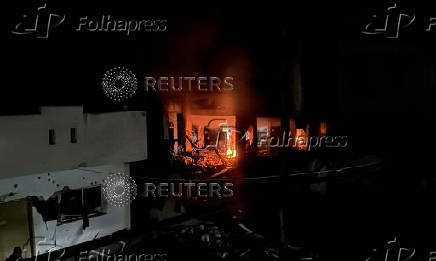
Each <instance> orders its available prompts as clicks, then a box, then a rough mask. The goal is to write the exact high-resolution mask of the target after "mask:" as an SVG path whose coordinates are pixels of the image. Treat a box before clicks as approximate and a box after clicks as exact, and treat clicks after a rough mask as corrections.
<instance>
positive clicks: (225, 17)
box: [0, 1, 435, 118]
mask: <svg viewBox="0 0 436 261" xmlns="http://www.w3.org/2000/svg"><path fill="white" fill-rule="evenodd" d="M31 3H32V4H31ZM35 3H37V2H36V1H35V2H29V1H8V3H7V5H6V6H7V8H4V9H5V10H4V11H6V13H7V14H6V15H5V16H2V17H3V18H2V19H4V22H2V23H3V24H4V25H6V28H5V29H4V31H3V32H2V34H3V37H2V39H3V47H2V51H3V54H2V62H3V66H2V67H3V69H2V74H3V77H2V78H3V85H2V96H1V107H0V108H1V113H2V114H16V113H22V112H26V111H28V112H34V111H35V109H36V108H37V106H40V105H66V104H85V106H86V107H87V108H99V110H118V109H119V106H118V105H113V104H112V103H111V102H110V101H108V100H107V99H106V98H105V97H104V95H103V94H102V92H101V85H100V80H101V79H100V77H101V76H102V74H103V73H104V71H105V70H107V69H108V68H111V67H113V66H118V65H124V66H126V67H129V68H131V69H132V70H133V71H135V72H139V74H141V73H143V74H146V73H147V72H148V71H150V70H153V68H155V67H158V66H162V65H165V64H166V63H168V62H171V63H174V61H173V60H174V59H177V57H173V56H172V55H171V54H170V53H171V52H170V51H169V50H170V49H172V48H174V46H178V48H179V50H183V45H184V44H194V45H195V44H196V43H195V42H187V43H185V42H183V41H182V42H180V41H175V39H183V38H180V35H183V34H184V33H185V32H191V31H195V30H198V29H199V28H202V26H203V28H206V30H207V28H208V26H211V28H212V27H213V28H215V29H216V28H217V31H216V35H214V37H215V41H214V42H213V46H211V47H210V49H209V53H205V54H204V57H200V58H201V59H202V60H207V59H208V58H207V57H209V56H210V57H214V56H216V55H218V54H219V53H220V50H221V49H224V48H226V47H228V46H238V47H240V48H242V49H243V50H245V51H246V52H247V53H248V54H249V56H250V59H251V61H252V62H253V64H254V67H255V70H254V72H255V75H254V76H253V77H254V79H255V84H254V86H253V87H252V88H253V89H255V91H256V92H259V93H261V94H262V97H264V101H263V107H265V114H274V113H275V112H276V111H277V110H279V108H278V107H277V106H278V105H277V103H276V102H275V98H274V97H275V96H274V92H276V91H277V90H278V89H277V88H281V87H280V86H281V85H282V84H281V82H280V79H281V78H282V77H283V76H282V75H280V65H281V64H282V63H284V62H286V58H287V57H292V56H293V55H295V54H299V55H300V56H301V57H302V74H303V76H302V77H303V89H304V95H305V96H304V101H305V107H304V108H305V109H304V113H307V114H308V115H310V116H313V115H316V116H317V117H320V118H323V117H324V118H326V117H329V115H330V114H332V113H337V112H338V111H339V112H341V113H343V114H344V115H345V116H344V117H346V116H347V112H350V111H353V112H356V113H375V112H380V111H385V112H391V111H415V109H418V110H421V111H425V110H427V109H428V108H430V107H429V104H427V105H425V106H419V104H416V101H414V102H412V103H409V104H410V105H409V106H408V107H406V106H402V104H406V103H407V99H408V98H409V94H408V91H407V88H408V87H407V86H403V87H401V88H398V86H399V85H404V84H405V82H407V81H413V77H420V76H419V75H417V76H414V75H413V72H412V73H409V74H407V75H406V76H404V75H405V73H406V72H407V71H408V70H410V68H409V64H410V63H415V64H416V63H417V64H418V65H417V66H418V68H420V66H421V67H425V68H428V67H429V66H430V68H434V59H433V60H432V57H434V53H435V52H434V47H433V46H434V45H432V44H433V43H434V38H435V37H434V34H435V33H434V32H432V34H431V35H430V33H428V34H425V33H424V32H423V31H424V30H423V27H424V28H425V26H424V25H423V23H424V22H425V19H426V18H427V17H428V16H429V15H430V16H431V15H432V14H431V12H430V10H429V8H427V6H425V5H421V6H416V5H406V4H402V8H404V10H414V11H415V12H416V13H417V15H418V18H417V21H416V24H414V27H413V28H410V29H408V30H406V31H405V32H403V34H402V35H401V38H400V39H385V38H383V37H376V36H375V37H374V36H365V35H362V34H361V33H360V30H361V28H362V26H363V25H364V24H365V22H366V21H368V20H367V19H368V17H369V16H370V15H372V14H373V13H376V12H384V10H385V9H386V7H387V6H389V5H388V4H382V3H379V4H378V5H373V4H370V3H362V4H358V3H353V4H352V5H351V4H349V5H339V4H323V5H319V4H318V5H314V4H310V3H307V4H304V5H302V4H290V5H283V6H280V5H275V6H257V7H256V6H252V7H250V8H249V9H248V8H246V7H235V6H231V7H230V6H226V5H224V4H223V5H222V6H210V7H207V6H195V7H193V6H187V5H185V6H174V5H173V4H166V5H165V4H161V5H160V6H158V5H154V6H153V5H145V6H144V5H143V4H141V2H139V1H136V2H130V3H123V4H110V3H101V4H94V5H90V4H89V3H88V2H78V1H75V2H74V3H68V4H66V3H65V4H61V3H56V2H55V1H52V2H48V6H49V7H50V8H52V9H51V10H56V11H58V12H64V13H65V14H66V20H65V22H64V23H63V24H62V27H59V28H55V29H54V30H53V31H52V32H51V35H50V37H49V39H34V38H32V37H26V36H23V37H22V36H17V35H12V34H11V33H10V29H11V28H13V27H14V25H15V24H16V21H17V20H18V18H19V17H20V15H21V14H23V13H27V12H31V11H32V10H34V9H35V6H36V5H35ZM103 14H111V15H112V17H120V18H138V19H144V18H152V19H166V20H168V30H167V31H165V32H147V33H134V34H132V35H130V36H125V35H124V33H116V32H107V33H99V32H91V33H85V32H74V29H73V28H75V27H76V26H77V24H78V19H79V17H82V16H89V17H92V16H94V17H101V15H103ZM434 15H435V14H434V13H433V16H434ZM284 32H286V33H284ZM200 38H201V36H200ZM193 59H199V57H193ZM229 59H231V57H229ZM432 63H433V65H432ZM377 66H378V67H377ZM431 66H433V67H431ZM374 68H378V69H374ZM380 70H383V71H385V73H384V74H380V73H378V72H379V71H380ZM417 71H419V69H417ZM377 73H378V74H377ZM376 77H378V78H377V79H380V80H379V81H378V80H375V79H376ZM407 77H409V78H407ZM277 79H278V80H277ZM417 88H418V90H417V92H418V93H420V94H419V95H418V96H419V97H421V96H424V98H425V97H427V96H428V95H427V93H426V91H427V92H428V90H419V88H420V87H417ZM398 89H400V90H399V92H398ZM374 93H376V95H373V94H374ZM142 95H144V94H143V93H142ZM392 95H393V96H392ZM392 97H394V98H392ZM419 97H418V98H419ZM418 98H417V99H418ZM142 101H143V97H136V98H134V99H132V100H130V101H129V104H130V105H133V108H143V106H145V109H146V108H147V107H146V105H144V104H143V102H142ZM394 101H395V102H394ZM386 104H387V105H386ZM135 106H136V107H135ZM392 106H393V107H392ZM91 110H92V109H91Z"/></svg>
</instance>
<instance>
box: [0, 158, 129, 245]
mask: <svg viewBox="0 0 436 261" xmlns="http://www.w3.org/2000/svg"><path fill="white" fill-rule="evenodd" d="M112 172H124V173H126V174H129V168H128V165H127V164H119V165H105V166H98V167H88V168H80V169H74V170H66V171H55V172H50V173H38V174H32V175H27V176H21V177H15V178H9V179H1V180H0V191H2V193H4V194H6V195H4V196H3V197H2V198H0V200H1V201H10V200H14V199H19V198H24V197H27V196H40V197H43V198H44V199H48V198H49V197H50V196H52V195H53V194H54V193H55V192H56V191H59V190H61V189H62V188H63V187H64V186H68V187H69V188H70V189H78V188H84V187H89V186H91V183H92V185H95V184H97V185H101V184H102V181H103V179H104V178H105V177H106V176H108V175H109V174H110V173H112ZM15 184H16V185H17V186H16V187H15ZM57 185H59V186H57ZM10 193H12V196H7V195H8V194H10ZM102 201H103V202H104V201H105V200H104V197H103V196H102ZM32 220H33V230H34V236H35V239H34V242H35V247H36V249H35V253H45V252H47V251H48V250H49V249H50V248H51V247H56V249H57V248H64V247H69V246H73V245H76V244H79V243H82V242H85V241H90V240H93V239H94V238H100V237H103V236H107V235H110V234H113V233H114V232H116V231H119V230H123V229H130V207H129V206H125V207H114V206H111V205H110V204H106V214H105V215H102V216H97V217H92V218H90V219H89V227H87V228H86V229H85V230H83V229H82V220H78V221H74V222H70V223H65V224H61V225H59V226H56V222H57V221H56V220H52V221H48V222H47V224H46V223H45V222H44V221H43V218H42V216H41V214H39V213H38V211H37V210H36V208H35V207H32ZM2 236H3V235H2ZM55 241H56V246H55ZM38 242H40V243H39V244H37V243H38ZM23 244H25V242H23Z"/></svg>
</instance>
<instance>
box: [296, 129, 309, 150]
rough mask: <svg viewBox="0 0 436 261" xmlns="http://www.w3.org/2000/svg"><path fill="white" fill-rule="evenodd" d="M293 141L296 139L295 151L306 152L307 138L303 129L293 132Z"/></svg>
mask: <svg viewBox="0 0 436 261" xmlns="http://www.w3.org/2000/svg"><path fill="white" fill-rule="evenodd" d="M295 131H296V132H295V134H296V135H295V139H296V142H295V144H296V146H295V149H296V150H307V137H306V132H305V131H304V129H296V130H295Z"/></svg>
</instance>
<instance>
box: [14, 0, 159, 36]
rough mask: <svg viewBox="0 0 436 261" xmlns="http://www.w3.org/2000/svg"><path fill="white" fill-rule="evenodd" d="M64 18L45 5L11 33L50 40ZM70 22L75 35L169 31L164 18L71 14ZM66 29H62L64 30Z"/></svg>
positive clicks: (25, 18) (29, 15)
mask: <svg viewBox="0 0 436 261" xmlns="http://www.w3.org/2000/svg"><path fill="white" fill-rule="evenodd" d="M65 17H66V15H65V14H64V13H61V12H53V11H50V10H49V9H48V7H47V4H43V5H41V6H38V7H37V8H36V10H35V12H32V14H24V15H22V17H20V20H19V21H18V22H17V24H16V25H15V27H14V28H13V29H12V30H11V33H12V34H15V35H32V36H35V37H36V38H44V39H47V38H48V37H49V34H50V32H51V31H52V30H53V28H55V27H58V26H59V25H61V24H62V23H63V22H64V21H65ZM68 19H69V23H68V26H70V27H72V28H69V30H70V32H73V33H83V32H91V33H93V32H100V33H102V32H103V33H104V32H121V33H125V35H127V36H129V35H132V34H133V33H139V32H164V31H166V30H167V20H165V19H142V18H141V19H136V18H135V19H130V18H128V19H127V18H126V17H114V16H111V15H110V14H105V15H100V16H95V17H90V16H87V15H80V16H77V17H72V16H71V15H68ZM65 26H67V25H65ZM65 26H63V27H64V28H65ZM67 29H68V28H67Z"/></svg>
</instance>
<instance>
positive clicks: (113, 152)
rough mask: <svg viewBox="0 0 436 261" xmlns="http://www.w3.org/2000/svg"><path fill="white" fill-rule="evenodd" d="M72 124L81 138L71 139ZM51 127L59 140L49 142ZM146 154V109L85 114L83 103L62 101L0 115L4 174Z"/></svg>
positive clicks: (0, 156)
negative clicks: (31, 111)
mask: <svg viewBox="0 0 436 261" xmlns="http://www.w3.org/2000/svg"><path fill="white" fill-rule="evenodd" d="M70 128H77V141H78V142H77V143H71V142H70ZM49 129H54V130H55V135H56V144H55V145H49V142H48V140H49V139H48V136H49V135H48V132H49ZM146 158H147V126H146V114H145V112H143V111H125V112H111V113H101V114H84V113H83V108H82V107H81V106H69V107H68V106H63V107H42V108H41V114H40V115H21V116H0V178H5V177H13V176H22V175H30V174H32V173H40V172H47V171H54V170H68V169H75V168H78V167H83V166H99V165H105V164H115V163H116V164H117V163H125V162H132V161H139V160H144V159H146ZM1 194H2V193H1V190H0V195H1Z"/></svg>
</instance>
